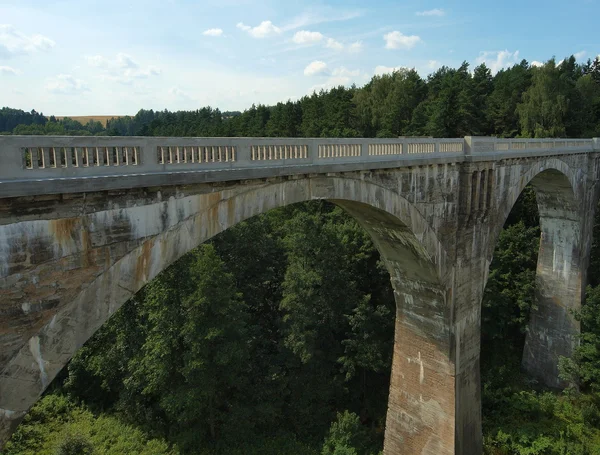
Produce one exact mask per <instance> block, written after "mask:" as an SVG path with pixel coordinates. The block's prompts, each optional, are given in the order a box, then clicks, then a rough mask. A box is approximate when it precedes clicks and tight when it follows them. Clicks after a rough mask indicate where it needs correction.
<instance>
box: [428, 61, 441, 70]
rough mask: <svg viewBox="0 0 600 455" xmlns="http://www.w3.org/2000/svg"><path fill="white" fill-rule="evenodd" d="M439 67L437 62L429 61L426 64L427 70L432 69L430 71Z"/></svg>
mask: <svg viewBox="0 0 600 455" xmlns="http://www.w3.org/2000/svg"><path fill="white" fill-rule="evenodd" d="M440 66H441V64H440V62H438V61H437V60H429V61H428V62H427V68H429V69H432V70H434V69H436V68H439V67H440Z"/></svg>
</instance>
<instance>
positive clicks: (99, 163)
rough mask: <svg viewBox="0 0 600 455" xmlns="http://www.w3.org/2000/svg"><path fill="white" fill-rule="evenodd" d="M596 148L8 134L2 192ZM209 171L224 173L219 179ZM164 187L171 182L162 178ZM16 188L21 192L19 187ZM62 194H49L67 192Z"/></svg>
mask: <svg viewBox="0 0 600 455" xmlns="http://www.w3.org/2000/svg"><path fill="white" fill-rule="evenodd" d="M593 150H600V142H599V141H598V139H502V138H492V137H475V136H469V137H465V138H463V139H448V138H395V139H368V138H349V139H323V138H192V137H131V136H118V137H115V136H112V137H107V136H83V137H70V136H2V137H0V188H2V189H3V190H5V191H2V193H4V194H6V195H9V196H16V195H25V194H38V193H35V191H39V190H38V189H35V190H34V189H28V190H24V189H23V187H24V184H25V183H27V182H38V184H36V185H35V186H36V187H38V188H39V187H40V185H39V182H42V181H63V182H64V181H68V180H72V182H71V184H72V189H71V190H72V191H89V190H91V189H92V188H94V189H109V188H108V186H107V185H98V184H96V185H92V184H91V183H90V181H89V180H90V179H101V178H106V179H107V180H105V181H106V182H108V179H110V178H111V177H112V178H115V177H119V176H122V177H128V178H129V179H131V178H132V177H136V178H137V180H138V182H137V183H136V184H135V185H137V186H143V185H144V183H146V184H148V185H150V184H151V183H152V182H150V180H152V179H151V178H146V180H145V182H142V181H141V176H146V177H151V176H155V177H156V176H159V175H162V176H165V175H170V176H173V175H174V174H186V173H187V174H191V173H195V174H196V176H199V175H200V174H203V173H204V174H206V175H204V176H202V178H203V179H204V180H208V179H209V178H210V179H213V180H219V179H220V180H231V179H240V178H258V177H268V176H271V175H284V174H290V175H291V174H295V173H302V172H339V171H347V170H348V171H349V170H366V169H376V168H381V167H390V166H391V167H397V166H413V165H426V164H431V163H451V162H460V161H465V160H469V159H489V158H490V154H494V158H496V159H497V158H502V157H503V156H506V157H514V156H522V155H534V156H535V155H536V154H539V155H544V154H554V155H561V154H572V153H582V152H590V151H593ZM282 168H283V170H282ZM259 169H260V170H261V171H260V172H256V171H257V170H259ZM211 171H220V172H219V174H220V175H219V176H218V178H217V177H216V175H215V173H214V172H211ZM221 171H236V172H231V173H224V172H221ZM208 174H211V176H210V177H207V175H208ZM190 178H191V177H190ZM75 180H79V181H81V180H88V182H87V186H86V188H85V189H79V190H78V189H77V188H75V187H74V186H75V184H74V181H75ZM154 180H156V179H154ZM154 180H152V181H153V182H154ZM180 180H181V178H180ZM188 180H189V178H188ZM182 181H183V180H182ZM160 183H161V184H165V183H166V182H165V181H164V179H163V181H161V182H160ZM10 184H12V185H11V186H10V188H9V185H10ZM15 184H19V186H20V187H21V188H20V189H15ZM122 185H125V184H124V183H122ZM130 185H131V182H129V183H127V185H125V186H130ZM109 186H110V188H116V187H117V186H118V185H116V184H111V185H109ZM61 188H62V187H61ZM61 188H58V187H56V188H50V189H49V191H50V192H55V193H56V192H61V191H64V188H62V189H61Z"/></svg>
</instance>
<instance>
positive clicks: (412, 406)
mask: <svg viewBox="0 0 600 455" xmlns="http://www.w3.org/2000/svg"><path fill="white" fill-rule="evenodd" d="M596 162H597V158H596V156H595V155H593V154H589V153H579V154H573V155H567V156H561V157H552V156H543V157H538V158H534V157H531V158H510V159H505V160H503V159H500V160H496V159H491V160H488V161H485V160H475V161H474V162H464V163H460V162H448V163H444V164H431V165H426V166H413V167H398V168H395V169H379V170H373V171H357V172H343V173H329V174H304V175H294V176H284V177H276V178H272V179H268V180H265V179H252V180H248V181H243V182H242V181H232V182H225V183H222V184H219V183H214V184H208V183H199V184H195V185H185V186H161V187H154V188H141V189H130V190H119V191H114V192H95V193H76V194H62V195H56V196H33V197H17V198H7V199H0V295H1V296H2V300H1V302H0V315H1V317H0V346H1V349H0V372H1V373H0V440H2V441H3V440H5V439H6V438H7V436H8V435H9V434H10V432H11V431H12V429H13V428H14V426H15V425H16V424H17V423H18V421H19V420H20V418H21V417H22V416H23V415H24V413H25V412H26V411H27V409H29V407H30V406H31V405H32V404H33V403H34V402H35V401H36V400H37V399H38V397H39V396H40V394H41V393H42V391H43V390H44V389H45V387H46V386H47V385H48V383H49V382H50V381H51V380H52V379H53V378H54V377H55V375H56V374H57V373H58V371H59V370H60V369H61V368H62V367H63V366H64V365H65V364H66V363H67V362H68V360H69V359H70V357H71V356H72V355H73V354H74V353H75V352H76V350H77V349H78V348H79V347H81V345H82V344H83V343H85V341H86V340H87V339H88V338H89V337H90V336H91V335H92V334H93V333H94V332H95V331H96V330H97V329H98V328H99V327H100V326H101V325H102V324H103V323H104V322H105V321H106V320H107V319H108V318H109V317H110V315H112V314H113V313H114V312H115V311H116V310H117V309H118V308H119V307H120V306H121V305H122V304H123V303H124V302H125V301H126V300H127V299H128V298H130V297H131V296H132V295H134V294H135V293H136V292H137V291H138V290H139V289H140V288H141V287H142V286H144V284H145V283H147V282H148V281H149V280H151V279H152V278H154V277H155V276H156V275H157V274H158V273H160V271H162V270H163V269H164V268H165V267H167V266H168V265H169V264H171V263H172V262H173V261H175V260H176V259H178V258H179V257H181V256H182V255H183V254H185V253H186V252H188V251H189V250H190V249H192V248H194V247H195V246H197V245H199V244H200V243H202V242H204V241H205V240H207V239H209V238H211V237H212V236H214V235H216V234H218V233H219V232H221V231H223V230H225V229H227V228H229V227H231V226H233V225H235V224H236V223H238V222H240V221H242V220H244V219H247V218H248V217H251V216H254V215H257V214H259V213H264V212H266V211H268V210H270V209H273V208H276V207H280V206H283V205H286V204H292V203H296V202H301V201H306V200H310V199H328V200H331V201H333V202H335V203H336V204H339V205H340V206H342V207H343V208H344V209H346V210H347V211H348V212H349V213H351V214H352V215H353V216H354V217H355V218H356V219H357V220H358V221H359V223H360V224H361V225H362V226H363V227H365V229H366V230H367V231H368V232H369V233H370V235H371V236H372V238H373V240H374V242H375V244H376V246H377V247H378V249H379V251H380V253H381V255H382V258H383V260H384V262H385V264H386V266H387V268H388V270H389V271H390V277H391V280H392V285H393V288H394V292H395V297H396V302H397V315H396V335H395V346H394V360H393V368H392V380H391V388H390V397H389V406H388V416H387V424H386V438H385V453H386V455H392V454H409V455H412V454H463V455H479V454H480V453H481V450H482V449H481V446H482V442H481V405H480V379H479V378H480V373H479V342H480V340H479V338H480V316H481V308H480V305H481V297H482V295H483V290H484V288H485V283H486V280H487V274H488V267H489V264H490V262H491V259H492V254H493V250H494V247H495V241H496V239H497V236H498V234H499V232H500V230H501V228H502V225H503V223H504V220H505V219H506V217H507V216H508V213H509V212H510V209H511V208H512V206H513V204H514V203H515V201H516V199H517V197H518V195H519V194H520V192H521V191H522V190H523V188H524V187H525V186H526V185H527V184H528V183H529V182H530V181H532V180H533V181H534V184H535V185H536V190H538V191H539V188H542V187H543V188H547V189H546V190H545V191H546V193H539V194H541V195H542V196H541V197H540V201H541V202H540V204H542V205H543V204H544V203H546V206H547V207H549V208H548V209H547V210H546V211H544V210H542V209H541V210H542V212H543V213H544V214H545V217H544V220H549V222H548V221H543V230H544V229H545V232H548V237H547V238H548V239H551V240H549V241H548V242H549V243H548V245H549V246H548V247H547V248H546V247H545V248H546V249H548V248H552V249H553V251H554V250H556V251H557V254H558V255H559V257H560V258H561V259H560V264H562V265H561V266H560V267H562V268H560V273H563V275H561V276H567V278H568V279H567V280H566V281H565V282H567V285H566V287H564V288H561V287H556V286H554V287H552V285H550V284H548V287H547V288H546V290H545V291H543V292H546V294H544V295H550V293H555V294H560V295H557V296H556V297H555V298H558V299H559V301H560V302H561V304H562V305H563V306H564V307H573V308H576V307H577V306H578V305H579V304H580V301H581V292H582V288H583V284H584V280H585V274H584V273H581V270H584V265H585V264H587V262H586V261H587V256H588V254H589V245H590V239H589V236H590V233H591V229H590V228H589V226H590V224H589V222H588V221H587V218H589V217H590V216H593V212H589V209H590V207H594V202H595V197H596V192H597V190H596V188H595V186H594V185H595V183H594V182H595V179H596V178H597V165H596ZM538 183H539V184H538ZM551 188H554V190H552V189H551ZM542 191H544V190H543V189H542ZM544 194H546V195H548V198H546V199H544V197H543V196H544ZM552 195H554V196H552ZM558 195H560V203H559V202H555V203H554V205H552V204H551V203H550V202H544V201H551V200H553V199H552V197H554V198H555V199H556V198H558V197H559V196H558ZM557 204H558V205H557ZM560 204H563V205H564V207H563V211H564V210H565V209H566V210H567V212H568V217H567V218H568V221H569V223H571V224H569V223H567V224H565V223H566V221H564V220H566V218H565V217H564V216H563V215H564V213H563V215H558V214H557V213H556V210H554V211H553V209H552V207H555V208H556V207H558V206H560ZM565 204H566V205H565ZM569 204H570V205H569ZM565 213H566V212H565ZM561 216H563V218H560V217H561ZM583 217H586V221H582V220H583ZM556 219H561V220H563V221H561V223H562V224H560V223H558V222H556V221H553V220H556ZM544 223H545V225H547V226H550V227H548V228H544ZM573 223H578V224H577V226H575V224H573ZM586 226H587V227H586ZM567 231H568V233H569V235H564V233H565V232H567ZM540 257H541V258H542V257H544V258H545V257H546V256H544V255H540ZM553 257H554V255H553ZM540 260H541V261H542V259H540ZM543 261H546V259H544V260H543ZM555 262H556V261H555ZM543 263H544V264H546V262H543ZM550 264H553V263H552V262H551V263H550ZM556 264H558V262H556ZM545 267H546V268H547V266H545ZM538 270H540V268H538ZM543 270H544V269H543V268H542V274H541V276H540V277H539V278H538V279H539V282H540V283H541V285H542V286H546V285H547V283H550V281H551V280H550V278H551V277H550V278H544V275H543V273H544V272H543ZM551 270H552V273H555V274H556V273H559V271H558V269H556V270H555V269H551ZM565 270H568V273H567V274H566V275H564V274H565V273H566V272H565ZM571 277H572V278H571ZM552 296H554V294H553V295H552ZM539 320H540V318H539V317H534V319H533V322H532V324H533V326H532V329H531V333H544V334H550V335H551V336H550V338H551V339H552V340H566V341H564V342H563V341H561V343H562V345H568V344H569V343H568V342H569V340H572V338H571V337H572V335H573V334H574V333H575V332H576V330H577V327H576V326H573V325H572V324H571V323H570V321H568V320H567V319H564V321H567V322H568V323H566V324H562V325H560V324H559V325H558V326H555V325H553V324H552V321H547V323H546V325H545V326H543V325H540V323H539ZM539 327H542V329H541V331H540V329H539ZM559 344H560V343H559ZM528 346H533V344H532V343H531V342H529V344H528ZM553 346H556V344H553V345H551V344H549V343H547V344H546V345H545V347H542V348H538V349H537V353H535V352H536V351H535V350H532V352H534V353H535V354H534V356H535V358H539V357H538V356H539V355H540V354H539V351H544V349H546V350H547V349H552V347H553ZM560 352H568V351H560ZM547 357H548V356H547ZM549 358H550V360H548V362H546V360H544V361H542V362H540V363H539V364H540V365H542V364H543V365H545V366H544V367H543V369H544V371H549V369H551V368H553V367H552V365H553V362H554V360H553V359H552V358H551V356H549ZM548 374H555V370H552V371H551V372H550V373H548Z"/></svg>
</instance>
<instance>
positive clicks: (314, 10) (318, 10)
mask: <svg viewBox="0 0 600 455" xmlns="http://www.w3.org/2000/svg"><path fill="white" fill-rule="evenodd" d="M362 15H363V11H361V10H348V11H339V9H337V8H333V7H331V6H324V7H315V6H313V7H311V8H310V11H307V12H305V13H303V14H300V15H299V16H296V17H295V18H293V19H292V20H291V21H290V22H289V23H288V24H286V25H285V26H284V27H283V30H284V31H287V30H294V29H297V28H300V27H308V26H309V25H316V24H321V23H324V22H337V21H347V20H350V19H355V18H357V17H360V16H362Z"/></svg>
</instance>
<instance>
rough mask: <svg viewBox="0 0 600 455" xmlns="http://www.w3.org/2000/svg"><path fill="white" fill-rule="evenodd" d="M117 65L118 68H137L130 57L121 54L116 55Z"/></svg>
mask: <svg viewBox="0 0 600 455" xmlns="http://www.w3.org/2000/svg"><path fill="white" fill-rule="evenodd" d="M117 65H118V66H119V68H138V67H139V65H138V64H137V62H136V61H134V60H133V58H132V57H131V56H130V55H127V54H124V53H122V52H120V53H118V54H117Z"/></svg>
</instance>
